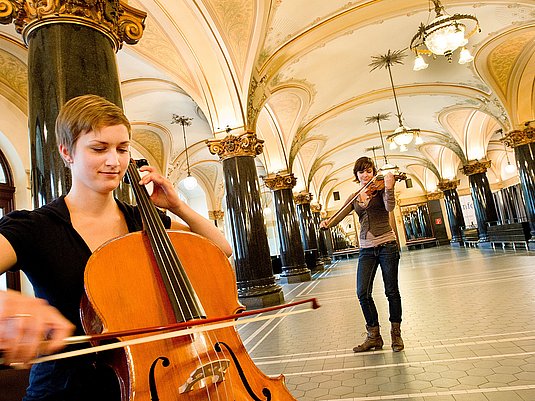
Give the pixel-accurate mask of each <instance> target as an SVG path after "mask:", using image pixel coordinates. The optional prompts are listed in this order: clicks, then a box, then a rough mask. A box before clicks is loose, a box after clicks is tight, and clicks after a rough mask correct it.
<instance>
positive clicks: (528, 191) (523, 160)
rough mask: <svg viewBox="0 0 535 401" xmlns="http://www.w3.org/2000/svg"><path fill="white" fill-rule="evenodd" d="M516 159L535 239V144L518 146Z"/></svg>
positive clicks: (525, 204)
mask: <svg viewBox="0 0 535 401" xmlns="http://www.w3.org/2000/svg"><path fill="white" fill-rule="evenodd" d="M515 159H516V165H517V168H518V175H519V176H520V187H521V188H522V194H523V195H524V206H525V208H526V214H527V216H528V220H529V223H530V227H531V235H532V237H535V142H531V143H527V144H524V145H520V146H516V147H515Z"/></svg>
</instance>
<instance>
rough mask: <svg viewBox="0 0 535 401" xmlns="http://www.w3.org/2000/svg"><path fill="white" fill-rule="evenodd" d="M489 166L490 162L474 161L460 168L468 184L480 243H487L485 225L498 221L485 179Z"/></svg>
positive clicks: (487, 182)
mask: <svg viewBox="0 0 535 401" xmlns="http://www.w3.org/2000/svg"><path fill="white" fill-rule="evenodd" d="M490 164H491V161H490V160H487V161H483V162H479V161H475V162H471V163H469V164H465V165H464V166H463V167H462V170H463V173H464V174H465V175H467V176H468V180H469V182H470V192H471V194H472V201H473V203H474V210H475V213H476V220H477V229H478V233H479V241H480V242H486V241H488V235H487V223H492V222H496V221H497V220H498V213H497V212H496V205H495V204H494V198H493V197H492V192H491V190H490V184H489V180H488V179H487V169H488V168H489V167H490Z"/></svg>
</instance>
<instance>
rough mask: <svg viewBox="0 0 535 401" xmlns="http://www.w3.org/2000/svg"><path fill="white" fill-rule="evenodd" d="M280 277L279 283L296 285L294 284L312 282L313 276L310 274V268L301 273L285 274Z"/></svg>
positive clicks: (301, 270) (302, 270)
mask: <svg viewBox="0 0 535 401" xmlns="http://www.w3.org/2000/svg"><path fill="white" fill-rule="evenodd" d="M282 269H283V273H282V274H281V275H280V280H279V282H280V283H281V284H294V283H303V282H305V281H310V280H312V275H311V274H310V270H309V269H308V268H306V267H305V268H304V269H300V271H299V272H295V273H294V272H287V273H285V272H284V267H283V268H282Z"/></svg>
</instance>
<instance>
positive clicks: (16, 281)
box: [0, 150, 20, 291]
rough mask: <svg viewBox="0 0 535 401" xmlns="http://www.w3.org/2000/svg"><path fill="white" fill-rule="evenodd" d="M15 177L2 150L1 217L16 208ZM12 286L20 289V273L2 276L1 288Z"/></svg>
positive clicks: (0, 160)
mask: <svg viewBox="0 0 535 401" xmlns="http://www.w3.org/2000/svg"><path fill="white" fill-rule="evenodd" d="M14 193H15V187H14V186H13V178H12V175H11V169H10V168H9V164H8V162H7V159H6V158H5V156H4V154H3V153H2V151H1V150H0V218H1V217H2V216H3V215H5V214H6V213H9V212H10V211H12V210H13V208H14V201H13V194H14ZM6 287H7V288H11V289H14V290H19V291H20V273H18V272H17V273H6V274H5V275H4V274H3V275H1V276H0V288H6Z"/></svg>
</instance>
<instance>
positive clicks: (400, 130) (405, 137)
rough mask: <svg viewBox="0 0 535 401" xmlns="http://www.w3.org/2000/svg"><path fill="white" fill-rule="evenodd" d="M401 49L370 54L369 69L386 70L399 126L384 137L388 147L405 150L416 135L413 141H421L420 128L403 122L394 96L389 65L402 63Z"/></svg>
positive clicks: (403, 55)
mask: <svg viewBox="0 0 535 401" xmlns="http://www.w3.org/2000/svg"><path fill="white" fill-rule="evenodd" d="M404 57H405V54H403V50H396V51H393V52H392V51H390V50H388V52H387V53H386V54H385V55H380V56H372V62H371V63H370V67H373V68H372V69H371V71H373V70H375V69H377V68H383V67H384V68H386V69H387V71H388V76H389V77H390V85H391V86H392V93H393V95H394V102H395V103H396V111H397V114H396V116H397V118H398V124H399V126H398V127H397V128H396V129H395V130H394V132H393V133H392V134H390V135H388V136H387V137H386V140H387V141H389V142H390V149H396V148H397V147H398V146H399V150H400V151H401V152H406V151H407V145H408V144H410V143H411V142H412V140H413V139H414V138H415V137H416V140H415V143H416V144H417V145H419V144H421V143H422V139H421V138H420V130H419V129H417V128H409V127H407V126H406V125H404V124H403V119H402V114H401V111H400V110H399V104H398V99H397V97H396V89H395V87H394V80H393V78H392V70H391V67H392V65H393V64H403V58H404Z"/></svg>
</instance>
